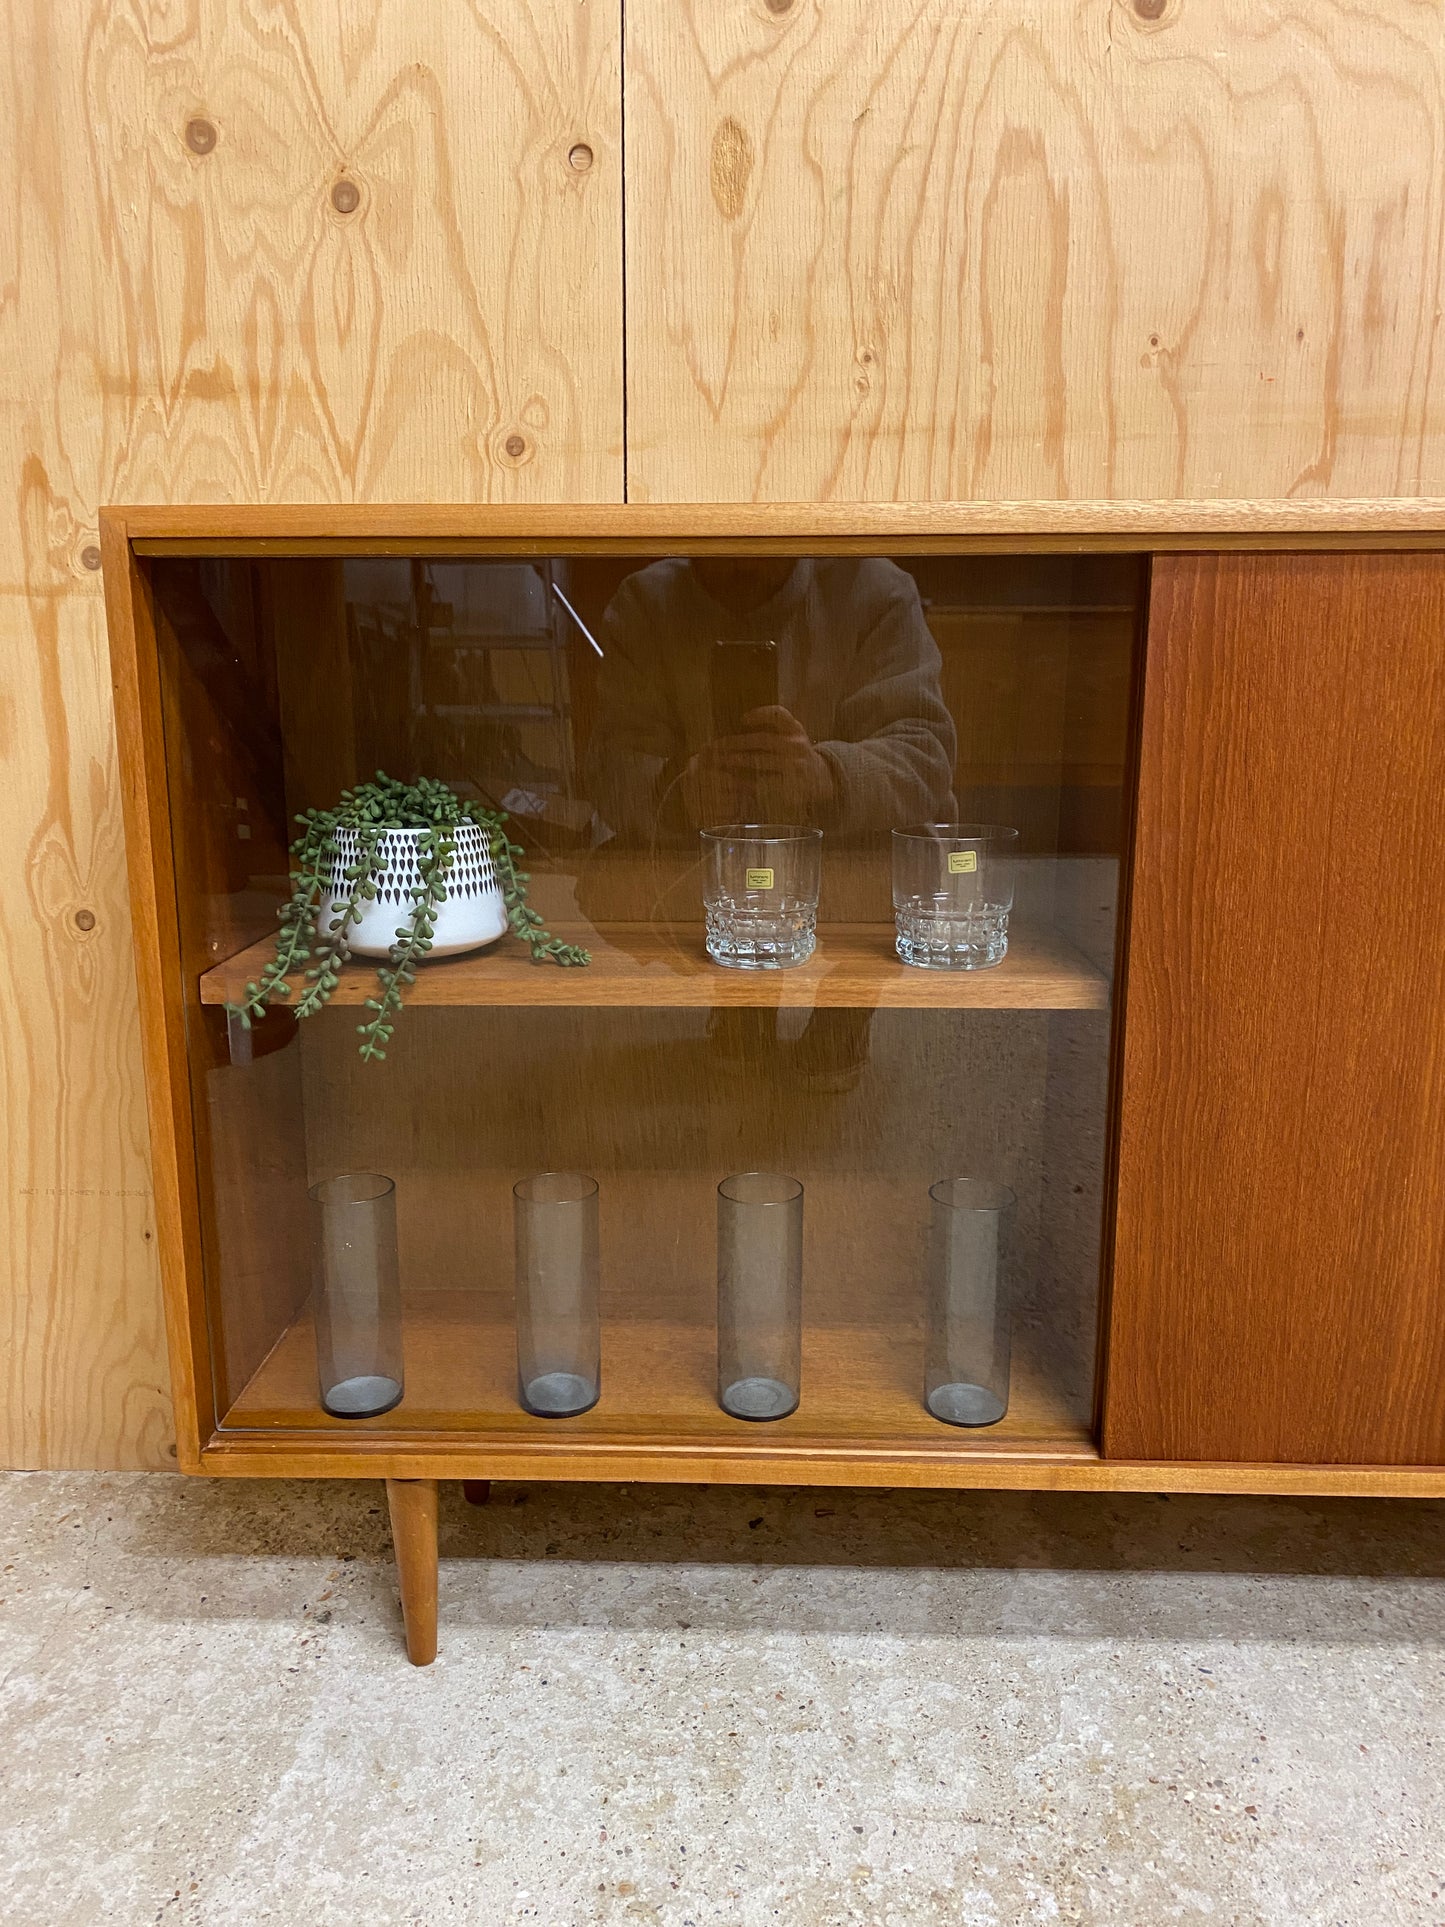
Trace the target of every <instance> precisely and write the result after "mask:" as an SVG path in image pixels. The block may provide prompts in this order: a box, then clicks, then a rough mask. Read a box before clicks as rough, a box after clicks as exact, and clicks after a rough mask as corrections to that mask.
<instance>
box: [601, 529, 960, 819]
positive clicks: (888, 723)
mask: <svg viewBox="0 0 1445 1927" xmlns="http://www.w3.org/2000/svg"><path fill="white" fill-rule="evenodd" d="M750 643H751V644H752V645H754V653H753V655H752V656H751V657H749V656H748V653H747V646H748V645H749V644H750ZM602 647H603V650H604V657H603V661H602V665H601V674H600V679H599V690H598V696H599V709H598V716H597V721H596V725H595V727H594V730H593V734H592V743H591V749H590V753H589V758H588V774H589V778H590V783H591V788H592V792H593V795H594V798H595V801H596V804H597V808H598V811H599V813H600V815H601V816H602V817H603V819H604V820H605V822H606V824H607V826H608V830H609V833H611V834H615V835H616V836H618V837H619V838H621V839H622V840H623V842H624V843H626V844H630V845H633V846H639V845H640V846H648V847H650V846H652V845H654V844H655V843H657V842H659V841H662V842H667V841H669V840H670V841H673V842H685V841H686V840H687V838H688V836H689V834H690V833H691V832H692V831H694V830H698V829H702V828H704V827H705V826H706V825H707V824H709V823H727V822H758V821H764V820H773V821H777V820H782V821H785V822H794V823H802V824H809V825H812V826H814V827H816V828H819V829H824V830H827V831H829V832H830V833H833V834H837V835H840V836H856V835H860V834H866V833H868V832H878V831H884V830H887V829H890V828H891V827H892V826H893V825H894V824H895V823H908V822H913V821H916V820H917V819H919V818H926V817H935V816H942V815H947V814H951V812H952V808H953V792H952V778H953V760H954V753H955V747H956V735H955V731H954V727H953V720H952V718H951V717H950V715H949V713H948V710H947V708H946V706H945V704H944V701H943V695H942V689H941V682H940V677H941V659H940V656H939V652H938V645H937V644H936V643H935V641H934V639H933V637H932V635H931V634H930V632H929V628H928V624H927V622H926V621H925V619H924V613H923V606H922V603H921V601H920V599H919V595H918V590H917V587H916V586H915V584H914V581H913V578H912V577H911V576H910V575H908V574H907V573H906V571H904V570H903V569H900V568H899V567H898V566H897V565H896V564H895V563H893V562H889V561H885V560H883V559H882V558H880V557H869V558H863V559H851V558H850V559H838V560H829V559H816V558H808V557H803V558H798V559H796V560H794V559H791V558H785V559H783V560H779V561H764V560H758V559H750V558H742V557H737V558H717V559H708V560H693V561H685V560H681V559H672V560H668V561H663V562H655V563H653V564H652V565H651V566H650V567H648V568H645V569H640V570H638V571H637V572H636V573H634V574H632V575H629V576H628V577H627V578H626V579H625V580H624V581H623V582H622V584H621V586H620V587H619V588H618V589H617V591H616V593H615V594H614V595H613V597H612V599H611V601H610V603H609V604H608V607H607V611H606V615H605V617H604V620H603V624H602ZM762 651H767V652H769V653H770V656H771V659H772V662H771V667H769V663H768V660H767V659H766V658H765V656H764V655H763V654H761V653H759V652H762Z"/></svg>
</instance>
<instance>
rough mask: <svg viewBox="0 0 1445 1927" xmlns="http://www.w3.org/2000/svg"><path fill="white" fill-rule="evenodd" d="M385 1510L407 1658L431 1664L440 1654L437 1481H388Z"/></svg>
mask: <svg viewBox="0 0 1445 1927" xmlns="http://www.w3.org/2000/svg"><path fill="white" fill-rule="evenodd" d="M386 1507H387V1511H388V1513H389V1514H390V1515H391V1542H392V1548H393V1550H394V1552H395V1554H396V1576H397V1580H398V1583H399V1585H400V1589H401V1616H402V1621H403V1624H404V1625H405V1627H406V1656H407V1658H408V1659H409V1660H410V1661H411V1663H412V1665H413V1666H430V1665H431V1663H432V1661H433V1660H434V1659H435V1658H436V1656H437V1484H436V1480H435V1479H388V1480H387V1482H386Z"/></svg>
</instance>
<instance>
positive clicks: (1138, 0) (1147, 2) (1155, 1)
mask: <svg viewBox="0 0 1445 1927" xmlns="http://www.w3.org/2000/svg"><path fill="white" fill-rule="evenodd" d="M1168 4H1169V0H1134V11H1135V13H1137V14H1138V16H1139V18H1140V19H1141V20H1158V19H1159V18H1160V16H1161V15H1162V14H1163V12H1164V9H1165V7H1167V6H1168Z"/></svg>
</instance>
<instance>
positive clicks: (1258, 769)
mask: <svg viewBox="0 0 1445 1927" xmlns="http://www.w3.org/2000/svg"><path fill="white" fill-rule="evenodd" d="M1127 968H1128V977H1127V992H1126V995H1127V1005H1126V1022H1125V1037H1124V1051H1123V1064H1122V1080H1121V1139H1120V1148H1119V1166H1118V1171H1119V1195H1118V1217H1117V1234H1116V1239H1115V1258H1114V1282H1113V1296H1112V1311H1111V1315H1110V1319H1109V1324H1108V1331H1107V1340H1108V1356H1107V1374H1106V1383H1105V1410H1104V1426H1103V1441H1104V1449H1105V1451H1106V1453H1107V1454H1108V1455H1109V1456H1111V1457H1120V1458H1146V1459H1152V1458H1159V1459H1230V1460H1242V1461H1271V1460H1279V1461H1317V1462H1322V1463H1360V1464H1363V1463H1388V1462H1395V1463H1400V1464H1437V1465H1438V1464H1442V1463H1445V556H1440V555H1420V554H1398V555H1334V554H1331V555H1244V554H1238V555H1193V556H1162V557H1160V558H1158V560H1157V561H1156V563H1155V566H1154V574H1153V587H1152V596H1151V613H1150V623H1149V640H1148V657H1147V667H1146V672H1145V694H1144V715H1143V726H1142V743H1141V774H1140V798H1139V812H1138V832H1137V847H1136V862H1135V871H1134V883H1133V899H1132V917H1131V934H1130V940H1129V947H1128V965H1127Z"/></svg>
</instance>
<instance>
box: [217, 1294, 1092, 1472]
mask: <svg viewBox="0 0 1445 1927" xmlns="http://www.w3.org/2000/svg"><path fill="white" fill-rule="evenodd" d="M403 1332H404V1339H403V1344H404V1351H405V1360H406V1366H405V1370H406V1396H405V1398H404V1399H403V1400H402V1403H401V1404H400V1405H398V1406H397V1407H396V1408H395V1409H394V1410H392V1411H390V1412H388V1413H386V1414H384V1415H383V1416H382V1417H381V1418H377V1419H362V1420H346V1419H334V1418H331V1417H330V1416H329V1415H328V1414H327V1413H326V1412H324V1411H323V1410H322V1409H321V1406H320V1404H319V1403H318V1400H317V1389H316V1347H315V1339H314V1335H313V1329H312V1322H311V1317H310V1313H309V1311H306V1310H303V1311H302V1313H301V1315H300V1316H299V1317H298V1318H297V1319H296V1320H295V1321H294V1322H293V1323H292V1324H291V1325H290V1326H289V1327H288V1329H287V1330H286V1331H285V1332H284V1333H283V1334H282V1336H281V1338H280V1339H279V1341H278V1342H277V1344H276V1345H275V1346H274V1347H273V1349H272V1351H271V1352H270V1354H269V1356H268V1357H267V1358H266V1359H265V1361H264V1362H263V1363H262V1365H261V1366H260V1368H259V1369H258V1370H257V1372H256V1373H255V1375H254V1377H253V1378H252V1379H251V1381H250V1382H249V1384H248V1385H247V1386H246V1387H245V1389H244V1390H243V1391H242V1393H241V1395H240V1397H239V1398H238V1399H237V1400H236V1402H235V1404H234V1405H233V1406H232V1407H231V1409H230V1411H229V1412H228V1413H227V1414H226V1417H225V1421H224V1425H223V1435H224V1436H234V1434H235V1433H236V1432H238V1431H256V1430H264V1431H273V1430H274V1431H286V1432H291V1433H295V1432H307V1433H313V1434H324V1435H326V1436H329V1437H331V1438H334V1439H336V1440H337V1441H338V1442H340V1441H343V1440H350V1441H356V1442H358V1443H359V1442H361V1441H366V1442H367V1443H368V1444H373V1445H374V1444H379V1443H382V1442H384V1441H387V1440H396V1439H402V1440H405V1439H407V1438H410V1437H414V1436H417V1435H431V1436H433V1437H435V1436H436V1435H438V1434H442V1435H446V1436H449V1437H452V1438H455V1439H456V1440H457V1442H458V1443H462V1442H465V1443H467V1444H472V1445H480V1446H486V1445H488V1444H494V1445H497V1446H500V1447H504V1448H508V1447H509V1448H514V1449H515V1448H524V1449H525V1448H527V1447H534V1448H541V1449H542V1450H543V1451H560V1452H575V1451H577V1450H578V1449H579V1448H587V1447H604V1448H611V1449H618V1448H626V1447H638V1446H642V1447H649V1448H650V1447H659V1448H687V1447H693V1448H718V1447H722V1448H725V1449H726V1450H727V1452H728V1454H729V1455H730V1456H732V1457H739V1456H742V1457H746V1456H748V1455H754V1454H755V1455H757V1456H758V1457H759V1458H772V1459H775V1458H776V1457H777V1455H778V1454H779V1452H780V1451H784V1452H796V1454H797V1455H798V1458H799V1460H800V1461H801V1460H803V1459H805V1458H806V1457H807V1455H808V1453H809V1452H810V1451H825V1452H836V1451H838V1450H839V1449H842V1448H851V1449H855V1450H857V1451H860V1452H865V1453H866V1452H867V1451H868V1450H870V1449H871V1450H874V1451H889V1450H892V1451H899V1450H904V1451H908V1452H910V1453H912V1454H914V1455H917V1454H919V1453H926V1454H927V1455H929V1456H936V1457H937V1458H939V1459H943V1460H951V1459H956V1458H958V1457H959V1456H960V1455H962V1456H968V1455H984V1456H994V1457H996V1456H1000V1455H1003V1456H1007V1455H1010V1454H1019V1455H1027V1456H1035V1455H1040V1454H1043V1455H1046V1456H1056V1455H1062V1456H1065V1457H1075V1456H1082V1457H1086V1458H1093V1457H1094V1456H1095V1451H1094V1446H1093V1443H1092V1439H1091V1435H1090V1431H1089V1415H1088V1390H1087V1386H1086V1385H1084V1384H1082V1383H1080V1384H1070V1383H1069V1379H1070V1377H1071V1376H1072V1377H1076V1378H1077V1377H1080V1376H1085V1375H1081V1374H1069V1373H1068V1372H1067V1371H1066V1369H1065V1368H1064V1367H1063V1366H1057V1367H1052V1366H1049V1365H1046V1364H1045V1363H1043V1362H1042V1361H1041V1360H1039V1359H1038V1358H1036V1357H1034V1356H1031V1354H1030V1350H1029V1346H1028V1342H1027V1334H1020V1336H1019V1339H1018V1342H1017V1343H1016V1347H1015V1358H1014V1369H1013V1385H1012V1397H1011V1400H1010V1405H1009V1410H1008V1412H1007V1414H1006V1415H1005V1416H1004V1418H1003V1419H1001V1420H1000V1422H999V1423H998V1424H997V1425H992V1426H987V1427H981V1428H979V1429H977V1430H973V1429H966V1428H963V1427H957V1426H951V1425H943V1424H940V1423H939V1421H938V1420H936V1419H934V1418H931V1417H930V1416H929V1414H928V1413H927V1412H926V1411H925V1410H924V1407H923V1404H922V1398H921V1388H922V1380H923V1334H922V1331H921V1330H920V1329H919V1328H918V1326H917V1324H916V1322H915V1321H912V1320H908V1319H898V1320H894V1321H892V1322H890V1323H886V1324H884V1323H880V1324H878V1325H857V1324H851V1325H833V1326H810V1327H808V1328H807V1329H806V1330H805V1332H804V1338H803V1399H802V1403H801V1405H800V1406H799V1408H798V1410H797V1411H796V1412H795V1413H794V1414H793V1415H792V1417H791V1418H786V1419H780V1420H778V1421H776V1422H775V1423H769V1424H766V1425H754V1424H750V1423H748V1422H747V1421H745V1420H738V1419H732V1418H729V1417H728V1416H727V1415H726V1414H725V1413H724V1412H722V1411H720V1410H719V1408H718V1405H717V1399H716V1377H715V1363H714V1360H715V1355H716V1354H715V1344H716V1340H715V1333H714V1329H713V1326H712V1324H711V1322H709V1321H705V1320H698V1321H696V1322H683V1321H680V1320H677V1319H649V1320H642V1319H637V1320H628V1319H608V1320H605V1322H604V1325H603V1333H602V1397H601V1399H600V1400H599V1402H598V1403H597V1404H596V1405H595V1406H594V1407H593V1409H592V1410H591V1411H590V1412H584V1413H583V1414H582V1415H581V1416H580V1417H578V1418H568V1419H539V1418H533V1417H532V1416H531V1414H530V1413H528V1412H525V1411H523V1410H522V1408H521V1407H520V1406H519V1405H518V1403H517V1394H516V1351H515V1336H514V1326H513V1322H512V1305H511V1299H510V1294H507V1293H500V1292H482V1291H453V1290H423V1291H412V1292H410V1293H408V1294H407V1299H406V1308H405V1313H404V1322H403ZM799 1476H800V1477H802V1476H804V1474H803V1471H802V1469H801V1466H800V1472H799Z"/></svg>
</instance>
